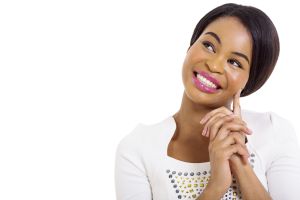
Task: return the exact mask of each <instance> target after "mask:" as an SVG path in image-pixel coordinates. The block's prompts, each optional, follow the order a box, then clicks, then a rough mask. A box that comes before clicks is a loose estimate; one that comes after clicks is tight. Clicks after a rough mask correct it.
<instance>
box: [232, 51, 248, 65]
mask: <svg viewBox="0 0 300 200" xmlns="http://www.w3.org/2000/svg"><path fill="white" fill-rule="evenodd" d="M232 53H233V54H235V55H237V56H240V57H242V58H244V59H245V60H247V62H248V64H250V62H249V59H248V57H247V56H246V55H245V54H242V53H239V52H232Z"/></svg>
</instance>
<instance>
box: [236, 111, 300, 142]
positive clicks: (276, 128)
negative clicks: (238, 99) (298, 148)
mask: <svg viewBox="0 0 300 200" xmlns="http://www.w3.org/2000/svg"><path fill="white" fill-rule="evenodd" d="M242 117H243V119H244V121H245V122H246V123H247V125H248V126H249V128H250V129H252V131H253V135H252V136H251V137H252V138H253V140H256V141H260V142H263V143H266V142H267V141H273V142H275V143H282V142H284V141H287V140H289V141H291V140H296V141H297V135H296V132H295V129H294V126H293V125H292V124H291V122H290V121H289V120H288V119H286V118H285V117H283V116H281V115H279V114H277V113H275V112H272V111H268V112H257V111H251V110H244V111H242Z"/></svg>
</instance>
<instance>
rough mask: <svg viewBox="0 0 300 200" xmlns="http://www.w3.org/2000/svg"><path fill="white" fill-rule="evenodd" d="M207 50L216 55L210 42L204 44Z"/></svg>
mask: <svg viewBox="0 0 300 200" xmlns="http://www.w3.org/2000/svg"><path fill="white" fill-rule="evenodd" d="M202 44H203V46H205V48H207V49H208V50H209V51H211V52H214V53H215V49H214V45H212V44H211V43H210V42H203V43H202Z"/></svg>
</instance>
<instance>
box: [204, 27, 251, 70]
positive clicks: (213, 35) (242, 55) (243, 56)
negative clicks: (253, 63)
mask: <svg viewBox="0 0 300 200" xmlns="http://www.w3.org/2000/svg"><path fill="white" fill-rule="evenodd" d="M204 35H211V36H212V37H214V38H215V39H216V40H217V42H218V43H219V44H222V42H221V39H220V37H219V36H218V35H217V34H216V33H214V32H206V33H205V34H204ZM232 53H233V54H235V55H237V56H240V57H242V58H244V59H245V60H246V61H247V62H248V64H250V61H249V58H248V57H247V56H246V55H245V54H242V53H239V52H232Z"/></svg>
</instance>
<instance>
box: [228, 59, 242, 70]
mask: <svg viewBox="0 0 300 200" xmlns="http://www.w3.org/2000/svg"><path fill="white" fill-rule="evenodd" d="M228 62H229V63H230V64H231V65H234V66H235V67H239V68H243V67H242V64H241V63H240V62H239V61H237V60H235V59H229V60H228Z"/></svg>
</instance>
